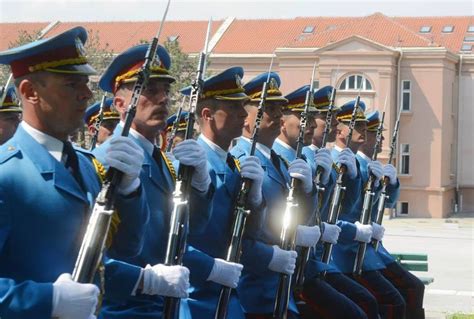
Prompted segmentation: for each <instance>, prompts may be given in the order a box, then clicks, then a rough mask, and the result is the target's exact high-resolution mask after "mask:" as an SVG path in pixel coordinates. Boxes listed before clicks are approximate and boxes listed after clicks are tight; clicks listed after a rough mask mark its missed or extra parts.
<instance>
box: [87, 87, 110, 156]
mask: <svg viewBox="0 0 474 319" xmlns="http://www.w3.org/2000/svg"><path fill="white" fill-rule="evenodd" d="M105 100H107V94H104V95H103V96H102V101H100V108H99V115H98V116H97V117H96V119H95V122H94V128H95V132H94V136H92V140H91V147H90V150H89V151H93V150H94V149H95V146H96V144H97V138H98V137H99V130H100V126H101V125H102V122H103V121H104V111H105Z"/></svg>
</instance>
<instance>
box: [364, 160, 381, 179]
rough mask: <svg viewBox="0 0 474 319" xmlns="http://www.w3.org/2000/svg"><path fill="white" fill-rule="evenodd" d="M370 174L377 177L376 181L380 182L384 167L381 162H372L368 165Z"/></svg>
mask: <svg viewBox="0 0 474 319" xmlns="http://www.w3.org/2000/svg"><path fill="white" fill-rule="evenodd" d="M367 168H368V169H369V172H370V173H372V174H373V175H374V176H375V179H376V180H377V181H379V180H380V179H381V178H382V176H383V166H382V163H380V162H379V161H370V162H369V164H368V165H367Z"/></svg>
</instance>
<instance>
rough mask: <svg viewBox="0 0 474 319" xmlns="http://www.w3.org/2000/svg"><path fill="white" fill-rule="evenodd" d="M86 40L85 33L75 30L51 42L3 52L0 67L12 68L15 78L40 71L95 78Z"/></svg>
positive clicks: (30, 44) (81, 28)
mask: <svg viewBox="0 0 474 319" xmlns="http://www.w3.org/2000/svg"><path fill="white" fill-rule="evenodd" d="M86 40H87V32H86V30H85V29H84V28H83V27H76V28H73V29H70V30H68V31H65V32H63V33H60V34H58V35H56V36H54V37H51V38H45V39H42V40H38V41H34V42H31V43H28V44H25V45H22V46H19V47H17V48H13V49H10V50H7V51H3V52H0V64H8V65H10V67H11V70H12V73H13V77H14V78H19V77H21V76H24V75H27V74H29V73H33V72H38V71H47V72H53V73H64V74H80V75H93V74H96V73H97V72H96V71H95V70H94V68H93V67H92V66H91V65H90V64H88V61H87V58H86V56H85V50H84V43H85V42H86Z"/></svg>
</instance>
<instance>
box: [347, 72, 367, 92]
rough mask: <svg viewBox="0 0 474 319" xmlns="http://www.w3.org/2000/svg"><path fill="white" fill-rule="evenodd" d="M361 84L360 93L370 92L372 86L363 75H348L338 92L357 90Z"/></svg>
mask: <svg viewBox="0 0 474 319" xmlns="http://www.w3.org/2000/svg"><path fill="white" fill-rule="evenodd" d="M361 84H362V88H361V89H362V91H372V90H373V89H372V84H370V82H369V80H367V79H366V78H365V77H364V76H363V75H358V74H354V75H349V76H348V77H346V78H345V79H344V80H343V81H342V82H341V85H339V90H342V91H345V90H359V88H360V86H361Z"/></svg>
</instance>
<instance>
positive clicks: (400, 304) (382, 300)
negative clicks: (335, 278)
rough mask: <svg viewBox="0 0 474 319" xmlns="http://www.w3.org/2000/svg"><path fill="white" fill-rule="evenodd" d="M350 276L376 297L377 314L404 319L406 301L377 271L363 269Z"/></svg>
mask: <svg viewBox="0 0 474 319" xmlns="http://www.w3.org/2000/svg"><path fill="white" fill-rule="evenodd" d="M351 276H352V278H353V279H354V280H355V281H357V282H358V283H359V284H361V285H362V286H364V287H365V288H367V290H369V291H370V293H371V294H372V295H373V296H374V297H375V299H377V302H378V304H379V314H380V316H381V317H382V318H384V319H385V318H387V319H404V318H405V309H406V303H405V300H404V299H403V297H402V295H401V294H400V293H399V292H398V290H397V289H396V288H395V287H394V286H393V285H392V284H391V283H390V281H388V280H387V279H386V278H385V277H384V276H383V275H382V274H381V273H380V272H379V271H376V270H372V271H364V272H362V274H361V275H360V276H357V275H352V274H351Z"/></svg>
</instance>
